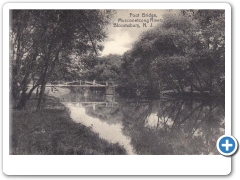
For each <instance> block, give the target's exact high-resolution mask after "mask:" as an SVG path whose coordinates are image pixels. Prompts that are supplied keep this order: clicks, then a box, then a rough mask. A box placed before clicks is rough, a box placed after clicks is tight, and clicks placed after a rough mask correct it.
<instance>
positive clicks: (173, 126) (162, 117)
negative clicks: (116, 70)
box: [59, 90, 225, 155]
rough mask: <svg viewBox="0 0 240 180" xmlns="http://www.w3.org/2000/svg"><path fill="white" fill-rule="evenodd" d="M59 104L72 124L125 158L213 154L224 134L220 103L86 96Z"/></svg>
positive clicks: (69, 97) (85, 92) (64, 98)
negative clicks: (113, 145)
mask: <svg viewBox="0 0 240 180" xmlns="http://www.w3.org/2000/svg"><path fill="white" fill-rule="evenodd" d="M59 98H60V100H61V101H62V103H63V104H64V105H65V106H66V107H67V108H68V109H69V110H70V116H71V118H72V119H73V120H74V121H75V122H76V123H81V124H83V125H85V126H87V127H90V128H91V129H92V131H94V132H96V133H98V134H99V136H100V137H101V138H103V139H105V140H107V141H109V142H112V143H119V144H120V145H121V146H123V147H124V148H125V149H126V151H127V154H146V155H148V154H149V155H151V154H152V155H157V154H158V155H182V154H186V155H190V154H193V155H198V154H218V151H217V148H216V141H217V139H218V138H219V137H220V136H221V135H223V134H224V128H225V115H224V114H225V112H224V109H225V108H224V101H222V100H209V99H208V100H206V99H205V100H192V99H188V100H186V99H185V100H183V99H173V98H163V99H157V100H149V99H143V98H139V99H124V98H120V97H115V96H113V95H108V96H106V95H104V94H103V93H101V92H96V91H90V90H81V91H77V92H69V93H68V94H64V95H61V96H59Z"/></svg>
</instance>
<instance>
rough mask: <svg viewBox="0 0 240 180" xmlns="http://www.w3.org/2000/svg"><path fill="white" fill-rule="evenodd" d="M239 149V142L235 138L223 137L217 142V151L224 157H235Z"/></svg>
mask: <svg viewBox="0 0 240 180" xmlns="http://www.w3.org/2000/svg"><path fill="white" fill-rule="evenodd" d="M237 148H238V142H237V140H236V139H235V138H234V137H233V136H227V135H223V136H221V137H220V138H219V139H218V141H217V149H218V151H219V152H220V153H221V154H222V155H224V156H231V155H233V154H234V153H235V152H236V150H237Z"/></svg>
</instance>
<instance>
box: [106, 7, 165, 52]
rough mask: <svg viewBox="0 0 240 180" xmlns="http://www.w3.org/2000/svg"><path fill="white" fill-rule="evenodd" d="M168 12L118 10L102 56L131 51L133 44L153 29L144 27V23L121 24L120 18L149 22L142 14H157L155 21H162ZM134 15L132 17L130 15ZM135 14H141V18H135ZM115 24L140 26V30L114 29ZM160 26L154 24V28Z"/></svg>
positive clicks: (109, 30) (134, 28)
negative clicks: (143, 33) (142, 34)
mask: <svg viewBox="0 0 240 180" xmlns="http://www.w3.org/2000/svg"><path fill="white" fill-rule="evenodd" d="M165 12H166V10H117V11H116V15H115V17H113V22H112V23H111V24H110V25H109V27H108V30H107V33H108V38H107V39H106V40H105V42H104V43H103V45H104V50H103V51H102V56H105V55H108V54H120V55H122V54H123V53H124V52H126V51H127V50H129V49H131V47H132V44H133V43H134V42H135V41H136V40H137V38H138V37H139V35H140V34H141V33H142V32H144V31H146V30H148V29H150V28H152V27H143V22H138V23H136V22H119V21H118V20H119V18H121V19H134V20H136V19H142V20H149V19H150V17H142V13H146V14H149V13H151V14H156V16H157V17H155V18H154V19H161V17H162V15H163V14H164V13H165ZM131 13H132V15H131V16H130V14H131ZM133 14H135V15H137V14H139V17H133ZM114 23H119V24H129V23H132V24H139V25H140V28H137V27H113V24H114ZM156 24H158V23H157V22H153V23H152V26H155V25H156ZM147 26H150V23H147Z"/></svg>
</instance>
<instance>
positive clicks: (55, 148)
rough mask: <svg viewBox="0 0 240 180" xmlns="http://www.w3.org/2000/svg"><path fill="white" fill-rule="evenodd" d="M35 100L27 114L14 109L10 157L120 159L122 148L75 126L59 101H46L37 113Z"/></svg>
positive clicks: (31, 102)
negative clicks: (65, 156) (78, 156)
mask: <svg viewBox="0 0 240 180" xmlns="http://www.w3.org/2000/svg"><path fill="white" fill-rule="evenodd" d="M35 104H36V99H30V100H29V102H28V104H27V107H26V108H25V109H24V110H15V109H12V111H11V112H10V113H11V116H10V152H9V153H10V154H11V155H120V154H126V150H125V149H124V148H123V147H122V146H120V145H119V144H117V143H115V144H113V143H110V142H108V141H106V140H104V139H101V138H100V137H99V136H98V134H97V133H94V132H92V131H91V129H90V128H88V127H86V126H84V125H82V124H80V123H75V122H73V121H72V119H71V118H70V116H69V113H68V110H67V109H66V108H65V107H64V106H63V105H62V104H61V103H60V102H59V100H58V99H57V98H56V97H52V96H51V97H50V96H48V98H47V99H46V100H45V102H44V104H43V109H42V111H39V112H37V111H35Z"/></svg>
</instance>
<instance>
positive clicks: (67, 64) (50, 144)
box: [9, 8, 231, 155]
mask: <svg viewBox="0 0 240 180" xmlns="http://www.w3.org/2000/svg"><path fill="white" fill-rule="evenodd" d="M9 58H10V59H9V94H10V107H9V111H10V119H9V155H219V154H220V153H219V152H218V150H217V148H216V143H217V140H218V138H219V137H220V136H222V135H224V134H225V9H157V8H156V9H79V10H78V9H55V10H54V9H10V10H9ZM230 61H231V59H230Z"/></svg>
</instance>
